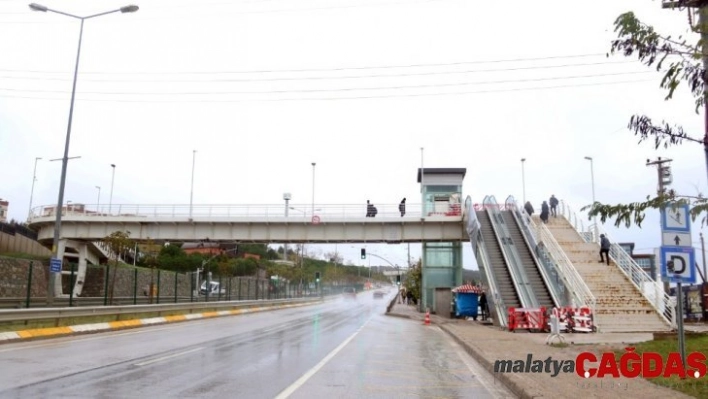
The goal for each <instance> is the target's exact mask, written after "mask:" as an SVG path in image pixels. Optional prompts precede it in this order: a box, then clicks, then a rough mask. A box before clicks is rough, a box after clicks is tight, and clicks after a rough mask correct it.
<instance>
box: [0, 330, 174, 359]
mask: <svg viewBox="0 0 708 399" xmlns="http://www.w3.org/2000/svg"><path fill="white" fill-rule="evenodd" d="M168 328H170V327H162V328H154V327H153V328H151V329H150V330H135V331H126V332H117V331H116V332H114V331H115V330H114V331H102V332H100V333H101V334H102V335H101V336H94V337H90V338H88V336H86V335H74V336H64V337H59V338H55V339H52V340H51V341H48V342H37V343H34V344H30V343H25V344H24V345H22V346H15V347H12V348H7V349H0V353H3V352H13V351H18V350H23V349H36V348H46V347H50V346H66V344H67V343H70V342H69V341H71V343H81V342H86V341H96V340H99V339H109V338H113V337H117V336H123V335H134V334H144V333H146V332H150V331H159V330H166V329H168ZM14 343H19V342H14ZM7 344H8V345H12V344H13V342H7Z"/></svg>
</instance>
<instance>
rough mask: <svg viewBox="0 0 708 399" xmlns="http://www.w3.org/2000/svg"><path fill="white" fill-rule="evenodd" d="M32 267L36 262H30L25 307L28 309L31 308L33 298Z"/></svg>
mask: <svg viewBox="0 0 708 399" xmlns="http://www.w3.org/2000/svg"><path fill="white" fill-rule="evenodd" d="M32 265H34V262H33V261H30V264H29V273H28V275H27V300H26V305H25V307H26V308H28V309H29V307H30V299H31V298H32Z"/></svg>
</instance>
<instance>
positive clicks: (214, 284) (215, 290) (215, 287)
mask: <svg viewBox="0 0 708 399" xmlns="http://www.w3.org/2000/svg"><path fill="white" fill-rule="evenodd" d="M210 283H211V289H210V290H209V296H216V295H219V294H221V295H226V290H225V289H223V288H219V282H218V281H210ZM199 293H200V294H201V295H206V294H207V282H206V281H204V282H203V283H202V286H201V287H200V288H199Z"/></svg>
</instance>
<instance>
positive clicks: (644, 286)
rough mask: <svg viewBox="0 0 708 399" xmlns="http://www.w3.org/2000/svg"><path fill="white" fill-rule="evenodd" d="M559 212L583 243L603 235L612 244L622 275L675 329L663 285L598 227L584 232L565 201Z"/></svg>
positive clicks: (611, 249)
mask: <svg viewBox="0 0 708 399" xmlns="http://www.w3.org/2000/svg"><path fill="white" fill-rule="evenodd" d="M560 210H561V213H562V214H563V216H565V218H566V219H567V220H568V221H571V220H572V222H571V225H572V226H573V227H574V228H575V230H576V231H577V232H578V233H579V234H580V236H581V237H582V238H583V240H585V242H588V243H599V235H600V234H604V235H605V237H607V239H608V240H610V242H611V243H612V246H611V248H610V258H612V260H614V261H615V264H616V265H617V267H619V269H620V270H621V271H622V273H624V275H625V276H627V278H628V279H629V281H631V282H632V284H634V286H635V287H636V288H637V289H638V290H639V292H640V293H641V294H642V295H644V297H645V298H646V299H647V301H649V304H650V305H651V306H652V307H653V308H654V309H656V311H657V312H658V313H659V315H661V317H662V319H663V320H664V322H665V323H666V324H668V325H669V326H672V327H675V326H674V324H673V323H674V320H675V317H674V308H673V306H672V303H673V300H672V299H671V297H670V296H669V295H667V294H666V293H665V292H664V287H663V285H662V284H661V283H659V282H657V281H654V280H653V279H652V278H651V276H649V274H647V272H646V271H644V269H642V268H641V267H639V265H638V264H637V262H635V261H634V259H632V257H631V256H629V254H627V252H626V251H625V250H624V249H623V248H622V247H621V246H620V245H619V244H617V243H616V242H615V241H614V240H612V238H611V237H610V235H609V234H608V233H607V232H605V231H603V230H602V229H601V228H600V226H598V225H595V224H591V225H590V226H588V228H587V229H586V230H584V229H583V224H582V221H580V222H578V219H579V218H578V216H577V215H576V214H575V212H574V211H573V209H572V208H571V207H570V206H569V205H568V204H567V203H566V202H565V201H561V204H560Z"/></svg>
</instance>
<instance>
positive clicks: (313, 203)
mask: <svg viewBox="0 0 708 399" xmlns="http://www.w3.org/2000/svg"><path fill="white" fill-rule="evenodd" d="M315 165H317V164H316V163H315V162H313V163H312V214H311V215H310V216H312V217H314V216H315Z"/></svg>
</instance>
